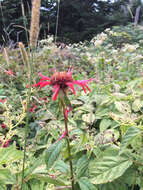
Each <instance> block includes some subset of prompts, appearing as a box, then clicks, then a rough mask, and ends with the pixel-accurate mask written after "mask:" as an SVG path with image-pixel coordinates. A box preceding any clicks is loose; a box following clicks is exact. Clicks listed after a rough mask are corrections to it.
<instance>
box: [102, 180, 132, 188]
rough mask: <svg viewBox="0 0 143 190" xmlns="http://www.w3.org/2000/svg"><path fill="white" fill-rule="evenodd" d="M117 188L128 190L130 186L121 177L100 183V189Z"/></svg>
mask: <svg viewBox="0 0 143 190" xmlns="http://www.w3.org/2000/svg"><path fill="white" fill-rule="evenodd" d="M116 189H118V190H127V189H128V187H127V185H126V184H125V183H124V182H123V181H122V180H119V179H116V180H114V181H113V182H111V183H105V184H101V185H99V190H116Z"/></svg>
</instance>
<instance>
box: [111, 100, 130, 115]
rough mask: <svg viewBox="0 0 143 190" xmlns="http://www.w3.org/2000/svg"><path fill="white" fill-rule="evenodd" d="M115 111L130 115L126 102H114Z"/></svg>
mask: <svg viewBox="0 0 143 190" xmlns="http://www.w3.org/2000/svg"><path fill="white" fill-rule="evenodd" d="M114 104H115V107H116V109H117V110H118V111H119V112H121V113H131V108H130V105H129V104H128V103H127V102H123V101H122V102H117V101H115V102H114Z"/></svg>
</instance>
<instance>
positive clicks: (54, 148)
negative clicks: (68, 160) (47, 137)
mask: <svg viewBox="0 0 143 190" xmlns="http://www.w3.org/2000/svg"><path fill="white" fill-rule="evenodd" d="M64 144H65V141H64V140H61V141H58V142H56V143H54V144H52V145H51V146H50V147H49V148H48V149H47V151H46V154H45V162H46V165H47V169H49V168H50V167H51V166H52V165H53V164H54V162H55V161H56V159H57V158H58V156H59V153H60V152H61V150H62V148H63V146H64Z"/></svg>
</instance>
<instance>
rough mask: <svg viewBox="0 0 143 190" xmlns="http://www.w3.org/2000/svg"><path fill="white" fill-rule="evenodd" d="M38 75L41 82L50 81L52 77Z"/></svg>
mask: <svg viewBox="0 0 143 190" xmlns="http://www.w3.org/2000/svg"><path fill="white" fill-rule="evenodd" d="M38 75H39V76H40V77H41V79H40V80H50V77H46V76H44V75H42V74H41V73H38Z"/></svg>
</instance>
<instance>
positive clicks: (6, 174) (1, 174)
mask: <svg viewBox="0 0 143 190" xmlns="http://www.w3.org/2000/svg"><path fill="white" fill-rule="evenodd" d="M0 181H2V183H3V184H15V183H16V176H15V175H13V174H11V172H10V171H9V170H8V169H0Z"/></svg>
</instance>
